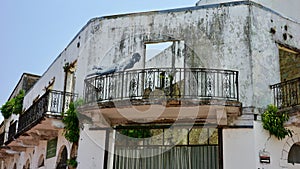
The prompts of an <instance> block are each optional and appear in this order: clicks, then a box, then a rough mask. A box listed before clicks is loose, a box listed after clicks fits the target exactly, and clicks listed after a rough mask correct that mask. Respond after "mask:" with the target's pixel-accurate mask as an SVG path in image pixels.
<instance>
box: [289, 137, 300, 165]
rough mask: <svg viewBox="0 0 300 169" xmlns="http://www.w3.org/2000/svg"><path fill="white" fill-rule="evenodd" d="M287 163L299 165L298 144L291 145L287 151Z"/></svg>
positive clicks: (299, 145)
mask: <svg viewBox="0 0 300 169" xmlns="http://www.w3.org/2000/svg"><path fill="white" fill-rule="evenodd" d="M288 163H292V164H293V165H294V164H295V163H297V164H300V142H298V143H295V144H293V146H292V147H291V149H290V151H289V155H288Z"/></svg>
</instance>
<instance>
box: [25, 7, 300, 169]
mask: <svg viewBox="0 0 300 169" xmlns="http://www.w3.org/2000/svg"><path fill="white" fill-rule="evenodd" d="M285 24H288V25H289V29H288V30H289V31H290V33H293V37H295V38H292V39H288V40H285V41H284V40H282V32H283V30H282V26H284V25H285ZM271 27H275V28H276V30H277V31H276V33H275V34H272V33H270V29H271ZM298 28H299V25H298V24H297V23H295V22H292V21H289V20H286V19H285V18H282V17H280V16H278V15H276V14H274V13H271V12H270V11H266V10H264V9H261V8H260V7H256V6H254V7H251V8H249V6H247V5H232V6H216V7H210V8H199V7H192V8H185V9H176V10H167V11H160V12H146V13H140V14H130V15H120V16H109V17H102V18H95V19H93V20H91V21H89V23H88V25H87V26H86V27H84V29H82V31H81V32H80V33H79V34H78V35H77V36H76V37H75V38H74V40H73V41H72V42H71V43H70V45H68V46H67V48H66V49H65V50H64V51H63V52H62V53H61V54H60V56H59V57H58V58H57V59H56V60H55V61H54V62H53V63H52V65H51V66H50V67H49V68H48V70H47V71H46V72H45V73H44V75H43V76H42V77H41V79H40V80H39V81H38V82H37V83H36V84H35V86H34V88H33V89H32V90H30V91H29V93H28V94H27V95H26V96H25V101H24V103H25V108H27V107H28V106H30V105H31V103H32V100H33V98H35V97H37V96H38V95H41V94H42V93H43V92H44V90H43V89H44V87H45V86H47V85H48V84H49V81H51V79H52V78H53V77H55V83H54V87H53V89H56V90H62V89H63V81H64V72H63V66H64V65H65V63H67V62H73V61H74V60H76V59H77V66H76V71H75V76H76V83H75V92H76V93H78V94H79V97H83V93H84V79H85V78H86V77H87V76H88V75H89V74H91V73H95V69H93V68H94V67H95V66H96V67H100V66H110V65H113V64H116V63H118V61H120V60H122V59H124V58H129V57H130V56H131V54H132V53H134V52H138V53H140V55H141V56H142V58H141V60H142V61H141V62H138V63H137V64H135V65H134V67H133V68H134V69H136V68H143V67H144V66H145V63H144V62H143V60H144V59H145V57H144V53H145V48H144V45H145V43H149V42H161V41H171V40H181V41H184V43H185V45H186V46H187V49H188V50H189V51H190V53H191V55H188V58H187V59H186V62H185V66H186V67H203V68H218V69H233V70H238V71H239V96H240V97H239V98H240V101H241V102H242V104H243V106H244V107H255V108H261V107H264V106H266V105H267V104H270V103H271V101H272V95H271V91H270V89H269V88H268V86H269V85H270V84H273V83H276V82H278V81H279V79H280V76H279V63H278V62H279V59H278V50H277V46H276V43H275V42H276V41H279V42H282V43H287V44H289V45H291V46H295V47H299V38H298V37H299V31H300V29H298ZM78 44H79V45H78ZM165 62H168V61H165ZM88 132H91V131H88ZM97 132H98V133H97ZM99 132H100V131H94V134H93V133H90V134H91V135H92V136H93V137H95V139H93V140H94V141H95V145H93V144H91V143H90V141H91V140H88V138H89V137H87V136H85V135H84V134H86V133H85V132H82V133H81V138H84V139H85V140H82V141H80V143H79V144H80V145H79V154H82V156H80V157H78V161H79V166H81V165H83V164H84V163H85V161H89V160H91V158H97V159H94V163H89V164H87V165H91V167H94V166H96V167H97V168H101V167H102V166H103V161H102V159H103V153H104V151H103V150H102V149H101V148H100V147H104V145H105V144H104V142H103V141H104V137H103V133H102V134H101V132H100V133H99ZM244 132H245V133H246V134H245V135H244ZM227 137H228V139H227ZM251 137H253V133H251V131H248V130H247V131H242V130H241V131H236V130H225V131H224V138H225V140H224V142H225V143H226V144H225V145H224V147H226V149H225V150H226V153H229V154H225V155H224V161H226V160H228V162H231V161H234V160H236V159H228V158H232V157H231V156H232V154H230V152H231V151H232V150H236V145H232V143H230V139H232V140H235V139H237V140H240V141H245V142H247V143H249V145H251V146H249V147H246V148H245V147H243V146H244V145H241V146H240V147H241V148H245V151H246V150H247V151H248V148H249V149H250V148H251V149H253V147H254V145H253V144H252V143H251V142H249V140H248V139H247V138H249V139H250V138H251ZM88 149H93V150H95V151H92V152H94V153H96V154H92V155H91V156H85V154H86V153H88V152H87V151H88ZM250 151H251V150H250ZM251 154H255V153H254V152H251V153H250V154H248V155H247V156H249V158H253V159H254V158H255V157H252V155H251ZM233 157H237V158H240V156H238V152H235V154H233ZM245 159H247V158H245ZM252 161H253V160H252ZM228 162H226V164H225V166H226V167H231V165H236V164H235V163H233V164H231V163H228ZM252 165H253V164H249V166H252Z"/></svg>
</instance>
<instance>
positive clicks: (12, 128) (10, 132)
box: [7, 121, 17, 142]
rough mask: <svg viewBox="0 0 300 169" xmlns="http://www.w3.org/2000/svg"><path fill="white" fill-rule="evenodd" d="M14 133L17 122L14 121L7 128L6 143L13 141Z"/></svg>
mask: <svg viewBox="0 0 300 169" xmlns="http://www.w3.org/2000/svg"><path fill="white" fill-rule="evenodd" d="M16 132H17V122H16V121H15V122H14V123H12V124H10V126H9V130H8V137H7V142H10V141H12V140H14V136H15V135H16Z"/></svg>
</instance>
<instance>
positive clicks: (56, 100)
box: [18, 90, 77, 133]
mask: <svg viewBox="0 0 300 169" xmlns="http://www.w3.org/2000/svg"><path fill="white" fill-rule="evenodd" d="M76 96H77V95H75V94H74V93H68V92H61V91H55V90H52V91H47V92H46V93H45V94H44V95H43V96H42V97H40V98H39V99H38V100H37V101H36V102H35V103H34V104H33V105H32V106H30V107H29V108H28V109H27V110H26V111H25V112H24V113H23V114H22V115H20V117H19V123H18V133H21V132H23V131H26V130H28V129H29V128H30V127H32V126H33V125H36V124H37V123H39V121H40V120H41V119H42V118H43V117H44V115H45V114H46V113H47V114H51V115H57V116H60V115H62V114H61V113H62V112H65V111H66V110H67V109H68V107H69V104H70V102H71V101H72V100H74V99H75V98H76ZM63 101H64V103H63Z"/></svg>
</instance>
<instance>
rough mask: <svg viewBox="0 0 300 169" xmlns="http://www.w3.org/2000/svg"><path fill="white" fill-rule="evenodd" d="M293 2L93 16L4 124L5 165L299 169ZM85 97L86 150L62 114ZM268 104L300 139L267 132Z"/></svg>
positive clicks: (299, 86)
mask: <svg viewBox="0 0 300 169" xmlns="http://www.w3.org/2000/svg"><path fill="white" fill-rule="evenodd" d="M282 3H283V2H282V1H263V2H262V1H256V0H254V1H217V0H215V1H208V2H206V1H204V0H202V1H199V2H198V3H197V5H196V6H194V7H188V8H179V9H170V10H163V11H155V12H143V13H133V14H124V15H115V16H106V17H100V18H94V19H91V20H90V21H89V22H88V23H87V24H86V26H84V27H83V28H82V30H81V31H80V32H79V33H78V34H77V35H76V36H75V38H74V39H73V40H72V41H71V43H70V44H69V45H68V46H67V47H66V48H65V50H64V51H63V52H62V53H61V54H60V55H59V56H58V57H57V59H56V60H55V61H54V62H53V63H52V64H51V65H50V66H49V68H48V69H47V70H46V72H45V73H44V74H43V75H42V76H41V77H40V78H39V80H38V81H37V82H36V83H35V84H34V86H33V87H32V88H31V89H30V90H29V91H27V92H26V95H25V98H24V101H23V109H24V112H23V114H21V115H15V116H13V117H10V118H9V119H7V120H5V123H4V124H3V126H2V128H3V134H2V135H3V142H2V143H3V144H2V145H3V146H2V147H1V150H0V154H1V156H0V157H1V159H2V168H7V169H8V168H22V167H23V168H26V167H27V168H66V160H67V159H70V158H72V157H77V159H76V160H77V162H78V167H77V168H92V169H93V168H105V169H106V168H205V169H207V168H209V169H217V168H219V169H239V168H245V169H248V168H249V169H252V168H270V169H277V168H278V169H280V168H289V169H293V168H294V169H296V168H299V166H300V159H299V157H300V156H299V154H300V151H299V143H300V128H299V124H300V121H299V117H298V116H299V105H300V100H299V98H300V79H299V77H300V73H299V72H300V66H299V65H300V56H299V52H300V18H299V17H300V15H299V12H298V9H296V7H297V6H299V2H298V1H296V0H292V1H291V2H289V3H287V2H284V3H285V4H282ZM292 4H293V5H292ZM286 6H288V7H289V10H287V9H286V8H285V7H286ZM153 47H156V48H158V49H159V51H158V52H157V51H156V50H155V49H153ZM153 53H156V54H155V55H154V56H153V55H152V56H151V54H153ZM280 82H281V83H280ZM277 83H280V84H277ZM274 84H276V85H274ZM270 86H271V87H270ZM81 99H83V100H84V104H83V105H81V106H80V107H79V109H78V111H79V113H80V116H79V117H80V118H79V120H80V122H81V125H80V139H79V142H78V147H77V145H76V144H73V143H70V142H68V141H67V140H66V139H65V138H64V136H63V134H62V133H63V123H62V122H61V113H62V112H65V111H66V110H67V108H68V105H69V103H70V102H71V101H76V100H81ZM269 104H275V105H276V106H278V107H279V108H280V110H284V111H286V112H288V114H289V115H290V120H289V121H288V122H287V123H286V127H288V128H289V129H292V130H293V131H294V133H293V136H292V137H288V136H287V137H285V138H284V139H282V140H278V139H277V138H276V137H274V136H272V137H269V136H270V135H269V133H268V131H267V130H264V129H263V128H262V123H261V120H260V119H261V118H260V114H261V113H263V112H264V110H265V109H266V107H267V105H269ZM257 116H258V117H257ZM256 117H257V118H256ZM4 129H6V130H4ZM125 135H128V136H131V137H127V136H125ZM133 137H135V138H133ZM0 138H1V137H0ZM1 139H2V138H1ZM77 149H78V150H77ZM76 150H77V151H76Z"/></svg>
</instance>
